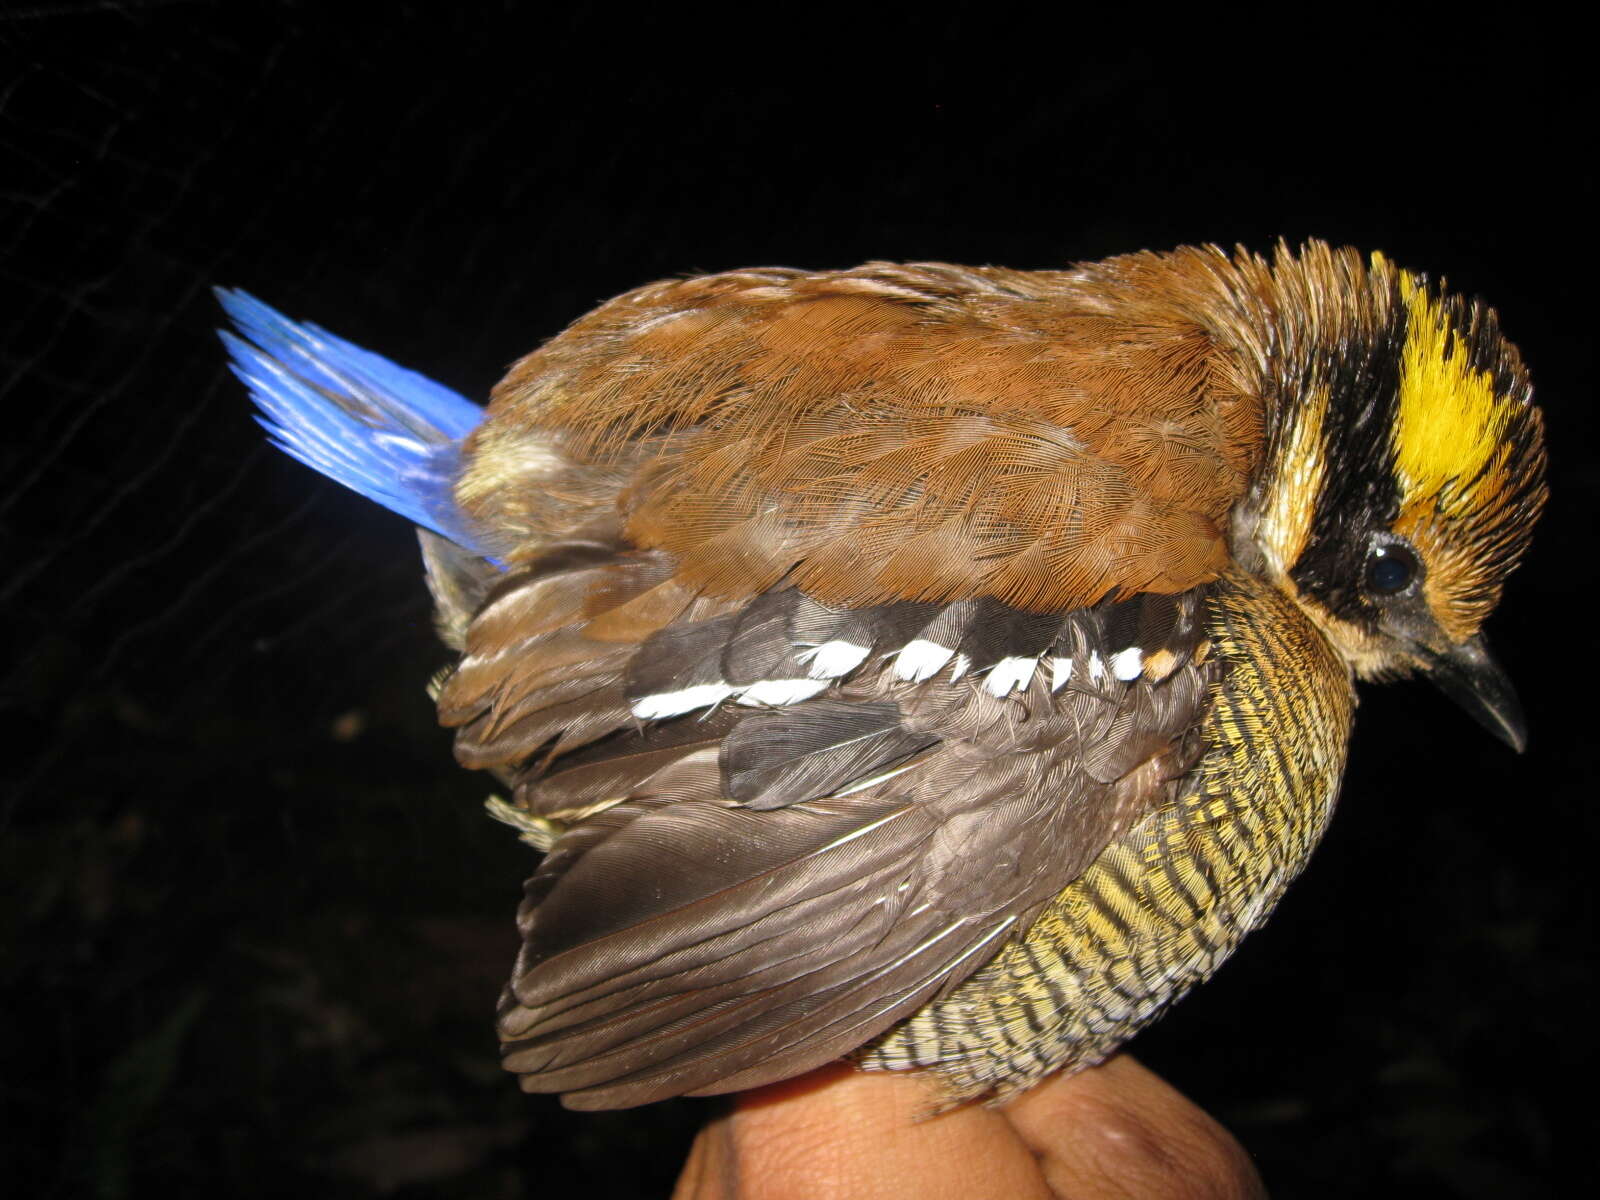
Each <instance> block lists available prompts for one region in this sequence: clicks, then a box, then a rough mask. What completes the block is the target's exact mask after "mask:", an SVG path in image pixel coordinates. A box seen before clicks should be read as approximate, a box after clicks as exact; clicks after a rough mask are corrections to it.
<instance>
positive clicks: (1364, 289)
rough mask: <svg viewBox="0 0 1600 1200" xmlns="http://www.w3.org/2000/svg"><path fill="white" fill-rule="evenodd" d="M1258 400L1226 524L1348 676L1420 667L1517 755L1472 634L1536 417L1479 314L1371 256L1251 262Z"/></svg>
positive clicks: (1479, 307) (1523, 517) (1530, 481)
mask: <svg viewBox="0 0 1600 1200" xmlns="http://www.w3.org/2000/svg"><path fill="white" fill-rule="evenodd" d="M1258 265H1259V268H1260V269H1259V271H1258V272H1257V273H1256V274H1255V276H1254V278H1255V281H1256V282H1255V285H1254V287H1253V290H1254V291H1255V292H1256V293H1257V299H1258V301H1259V303H1260V304H1261V306H1262V307H1261V308H1260V309H1258V310H1257V311H1258V312H1259V313H1261V314H1262V316H1263V318H1264V320H1263V321H1262V322H1261V323H1260V324H1258V325H1257V329H1258V330H1264V331H1265V332H1264V333H1261V334H1259V335H1258V337H1259V342H1258V347H1257V353H1256V355H1255V357H1256V369H1258V370H1260V371H1261V373H1262V379H1261V383H1262V385H1263V386H1264V387H1265V389H1266V390H1267V393H1268V394H1269V395H1273V393H1276V394H1275V395H1273V399H1274V400H1275V403H1276V410H1277V412H1276V420H1275V421H1274V422H1273V432H1272V438H1271V444H1270V448H1269V456H1268V460H1267V466H1266V469H1265V471H1264V472H1263V473H1262V475H1261V476H1260V480H1259V483H1258V485H1257V487H1256V489H1255V492H1254V496H1253V502H1252V503H1251V504H1250V505H1249V506H1247V508H1246V510H1245V512H1244V515H1243V518H1242V519H1243V520H1244V521H1245V522H1246V524H1247V528H1245V529H1241V530H1239V531H1237V535H1238V536H1241V537H1242V538H1244V539H1248V540H1249V542H1250V543H1251V544H1252V545H1253V547H1254V548H1255V549H1256V550H1257V551H1259V553H1260V555H1261V557H1262V558H1263V559H1264V563H1263V566H1264V569H1265V570H1267V572H1268V573H1269V574H1271V575H1272V576H1273V577H1274V579H1275V580H1276V581H1277V582H1278V584H1279V585H1280V586H1282V587H1284V588H1285V589H1286V590H1287V591H1289V592H1290V594H1291V595H1293V596H1294V598H1295V600H1296V601H1297V603H1299V604H1300V605H1301V606H1302V607H1303V608H1304V610H1305V611H1306V612H1307V614H1308V615H1309V616H1310V617H1311V618H1312V620H1314V621H1315V622H1316V624H1317V625H1318V626H1320V627H1321V629H1322V630H1323V631H1324V633H1325V634H1326V635H1327V636H1328V638H1329V639H1330V640H1331V641H1332V642H1333V644H1334V646H1335V647H1336V648H1337V649H1338V650H1339V651H1340V653H1341V654H1343V656H1344V657H1345V659H1346V660H1347V661H1348V662H1349V664H1350V666H1351V667H1352V669H1353V670H1354V671H1355V673H1356V674H1357V675H1358V676H1359V677H1361V678H1363V679H1391V678H1396V677H1399V676H1403V675H1408V674H1411V673H1413V672H1421V673H1423V674H1425V675H1427V676H1428V677H1430V678H1431V679H1433V680H1434V681H1435V682H1436V683H1438V684H1439V685H1440V686H1441V687H1442V688H1443V689H1444V690H1445V691H1446V692H1447V693H1448V694H1449V695H1450V696H1451V697H1452V698H1454V699H1455V700H1457V701H1458V702H1460V703H1461V704H1462V705H1463V706H1464V707H1466V708H1467V710H1468V711H1469V712H1471V713H1472V714H1473V716H1475V717H1476V718H1477V719H1478V720H1479V721H1480V722H1482V723H1483V724H1484V725H1485V726H1486V727H1487V728H1489V729H1490V730H1492V731H1493V732H1494V733H1496V734H1497V735H1498V736H1500V737H1501V738H1502V739H1504V740H1505V741H1507V742H1508V743H1510V744H1511V745H1512V746H1514V747H1516V748H1518V749H1521V748H1522V746H1523V744H1524V742H1525V738H1526V734H1525V731H1524V726H1523V721H1522V715H1521V711H1520V708H1519V706H1518V704H1517V699H1516V694H1515V692H1514V691H1513V690H1512V688H1511V685H1510V683H1509V681H1508V680H1507V679H1506V677H1505V675H1504V674H1503V673H1502V672H1501V671H1500V669H1499V667H1498V666H1497V665H1496V664H1495V662H1494V660H1493V659H1492V658H1490V657H1489V654H1488V651H1487V649H1486V648H1485V645H1484V641H1483V636H1482V633H1481V629H1482V626H1483V623H1484V621H1485V620H1486V618H1487V617H1488V615H1489V613H1490V612H1491V611H1492V610H1493V608H1494V606H1495V604H1496V603H1497V602H1498V601H1499V598H1500V593H1501V588H1502V587H1503V585H1504V583H1505V579H1506V576H1507V575H1508V574H1509V573H1510V572H1511V570H1512V569H1513V568H1514V567H1515V566H1516V564H1517V562H1518V560H1519V559H1520V558H1521V557H1522V554H1523V552H1524V551H1525V550H1526V548H1527V545H1528V541H1529V537H1530V535H1531V533H1532V529H1533V525H1534V523H1535V521H1536V520H1537V518H1538V516H1539V512H1540V510H1541V508H1542V507H1543V506H1544V502H1545V497H1546V489H1545V482H1544V476H1545V452H1544V434H1543V422H1542V419H1541V417H1540V413H1539V410H1538V409H1537V408H1535V407H1534V406H1533V404H1532V400H1531V395H1532V389H1531V386H1530V384H1529V382H1528V376H1527V372H1526V370H1525V369H1524V368H1523V365H1522V360H1521V358H1520V356H1519V355H1518V353H1517V350H1516V348H1515V347H1514V346H1512V345H1511V344H1510V343H1509V342H1508V341H1506V340H1505V338H1504V336H1503V335H1502V334H1501V332H1500V328H1499V323H1498V321H1497V320H1496V318H1495V314H1494V312H1493V311H1492V310H1491V309H1489V308H1487V307H1485V306H1484V305H1483V304H1482V303H1481V302H1479V301H1476V300H1464V299H1462V298H1460V297H1456V296H1450V295H1448V294H1445V293H1443V292H1442V290H1441V289H1438V288H1435V287H1433V286H1431V285H1430V284H1429V281H1428V280H1427V279H1426V277H1424V276H1420V275H1414V274H1411V273H1409V272H1406V271H1403V270H1400V269H1398V268H1397V267H1395V266H1394V265H1393V264H1392V263H1391V262H1390V261H1389V260H1388V259H1386V258H1384V257H1383V256H1382V255H1373V256H1372V257H1371V258H1370V259H1368V260H1363V259H1362V258H1361V257H1360V256H1359V255H1357V254H1356V253H1355V252H1354V251H1350V250H1330V249H1329V248H1328V247H1327V246H1325V245H1322V244H1320V243H1312V244H1310V245H1308V246H1306V247H1304V248H1303V249H1302V250H1301V251H1300V252H1299V253H1298V254H1296V253H1291V252H1290V251H1289V250H1288V249H1287V248H1284V247H1280V249H1279V252H1278V255H1277V257H1276V260H1275V262H1274V263H1273V264H1272V265H1271V267H1270V268H1267V267H1266V264H1258Z"/></svg>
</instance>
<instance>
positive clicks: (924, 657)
mask: <svg viewBox="0 0 1600 1200" xmlns="http://www.w3.org/2000/svg"><path fill="white" fill-rule="evenodd" d="M953 654H955V651H954V650H952V649H951V648H950V647H948V646H941V645H939V643H938V642H930V641H928V639H927V638H917V639H915V640H914V641H909V642H907V643H906V644H905V646H903V647H902V648H901V650H900V653H899V654H896V655H895V656H894V674H895V678H896V679H909V680H910V681H911V682H912V683H921V682H922V681H923V680H924V679H932V678H933V677H934V676H935V675H937V674H938V673H939V672H940V671H942V670H944V665H945V663H947V662H949V661H950V658H951V656H952V655H953Z"/></svg>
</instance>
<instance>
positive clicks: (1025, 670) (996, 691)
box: [988, 654, 1039, 696]
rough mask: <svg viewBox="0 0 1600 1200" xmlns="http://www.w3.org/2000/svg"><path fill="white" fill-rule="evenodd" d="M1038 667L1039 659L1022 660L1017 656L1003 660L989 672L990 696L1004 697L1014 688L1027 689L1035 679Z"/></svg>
mask: <svg viewBox="0 0 1600 1200" xmlns="http://www.w3.org/2000/svg"><path fill="white" fill-rule="evenodd" d="M1038 665H1039V660H1038V659H1037V658H1022V657H1021V656H1019V655H1015V654H1013V655H1011V656H1010V657H1008V658H1002V659H1001V660H1000V661H999V662H997V663H995V665H994V666H993V667H992V668H991V669H990V671H989V682H988V688H989V694H990V695H991V696H1004V695H1007V694H1009V693H1010V692H1011V689H1013V688H1025V687H1027V686H1028V683H1029V681H1030V680H1031V679H1032V678H1033V669H1034V668H1035V667H1037V666H1038Z"/></svg>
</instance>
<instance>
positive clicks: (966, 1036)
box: [858, 576, 1353, 1100]
mask: <svg viewBox="0 0 1600 1200" xmlns="http://www.w3.org/2000/svg"><path fill="white" fill-rule="evenodd" d="M1208 609H1209V611H1208V614H1207V617H1208V629H1209V635H1210V639H1211V640H1210V648H1209V653H1210V656H1211V658H1212V660H1213V661H1214V662H1215V663H1217V664H1218V666H1219V667H1220V668H1221V670H1220V674H1219V676H1218V679H1217V682H1216V684H1215V695H1214V698H1213V700H1212V703H1211V706H1210V709H1209V711H1208V712H1207V713H1206V715H1205V718H1204V722H1203V724H1202V726H1201V733H1202V737H1203V739H1204V742H1205V744H1206V747H1207V749H1206V751H1205V754H1204V757H1202V758H1201V759H1200V761H1199V763H1198V766H1197V769H1196V770H1195V771H1194V773H1193V774H1192V776H1190V777H1189V778H1188V779H1187V780H1186V781H1185V784H1184V786H1183V788H1182V789H1181V790H1180V791H1179V792H1178V794H1177V795H1175V796H1174V797H1173V798H1172V799H1171V800H1170V801H1169V802H1168V803H1166V804H1163V805H1162V806H1161V807H1159V808H1157V809H1155V810H1154V811H1152V812H1150V813H1147V814H1146V815H1145V816H1144V817H1143V818H1142V819H1141V820H1140V821H1138V822H1137V823H1136V824H1134V825H1133V826H1132V827H1131V828H1130V829H1128V830H1127V832H1126V833H1124V834H1123V835H1122V836H1121V837H1119V838H1118V839H1116V840H1115V841H1114V842H1113V843H1112V844H1111V845H1110V846H1109V847H1107V849H1106V850H1105V851H1104V852H1103V853H1102V854H1100V855H1099V857H1098V858H1096V859H1095V861H1094V862H1093V864H1092V865H1090V867H1089V868H1088V869H1087V870H1086V871H1085V872H1084V873H1083V874H1082V875H1081V876H1080V877H1079V878H1078V879H1077V880H1076V881H1074V882H1073V883H1072V885H1071V886H1070V887H1068V888H1067V889H1066V890H1064V891H1063V892H1062V893H1061V895H1060V896H1058V897H1057V898H1056V899H1055V900H1054V901H1052V902H1051V903H1050V905H1049V906H1048V907H1047V908H1046V909H1045V910H1044V911H1043V912H1042V913H1041V914H1040V915H1039V916H1038V918H1037V919H1036V920H1035V921H1034V922H1033V923H1032V924H1031V926H1029V928H1028V929H1027V931H1026V932H1025V933H1024V934H1023V935H1022V936H1020V937H1018V938H1017V939H1015V940H1014V941H1012V942H1011V943H1009V944H1008V945H1007V946H1006V947H1005V948H1004V949H1003V950H1002V951H1001V952H1000V953H999V954H998V955H997V956H996V957H995V958H994V960H993V961H992V962H990V963H989V964H987V965H986V966H984V967H983V968H982V969H981V970H979V971H978V972H977V973H975V974H974V975H972V976H971V977H970V978H968V979H967V980H966V981H965V982H963V983H961V984H960V985H959V986H957V987H955V988H954V989H953V990H952V991H950V993H949V994H948V995H945V996H942V997H940V998H939V999H937V1000H935V1001H934V1002H933V1003H931V1004H929V1005H928V1006H927V1007H926V1008H924V1009H923V1010H922V1011H921V1012H919V1013H917V1014H916V1015H915V1016H913V1017H912V1018H911V1019H910V1020H908V1021H906V1022H904V1023H903V1024H901V1025H899V1026H897V1027H896V1028H894V1029H893V1030H891V1031H890V1032H889V1033H888V1034H886V1035H885V1036H884V1037H882V1038H880V1039H879V1040H878V1041H877V1042H875V1043H874V1044H872V1045H871V1046H869V1047H867V1048H865V1049H864V1050H863V1051H862V1052H861V1053H860V1054H859V1055H858V1061H859V1062H860V1063H861V1065H863V1066H865V1067H867V1068H870V1069H880V1070H904V1069H908V1068H918V1067H922V1068H930V1069H932V1070H934V1071H935V1072H936V1073H937V1074H938V1076H939V1078H940V1079H941V1081H942V1082H943V1083H944V1085H945V1086H946V1088H947V1089H948V1091H949V1093H950V1095H951V1097H952V1098H953V1099H958V1100H964V1099H972V1098H977V1097H990V1098H996V1099H1003V1098H1004V1097H1005V1096H1007V1095H1009V1094H1011V1093H1014V1092H1016V1091H1018V1090H1020V1089H1022V1088H1025V1087H1027V1086H1029V1085H1030V1084H1032V1083H1034V1082H1036V1081H1037V1080H1038V1079H1040V1078H1042V1077H1043V1076H1045V1075H1047V1074H1049V1073H1050V1072H1052V1071H1056V1070H1060V1069H1061V1068H1063V1067H1072V1066H1083V1065H1090V1064H1093V1063H1096V1062H1098V1061H1100V1060H1101V1059H1102V1058H1104V1057H1105V1056H1106V1055H1108V1054H1110V1053H1111V1052H1112V1051H1113V1050H1115V1049H1116V1047H1117V1046H1118V1045H1120V1044H1121V1043H1122V1042H1123V1041H1124V1040H1126V1039H1127V1038H1128V1037H1129V1036H1130V1035H1131V1033H1132V1032H1133V1031H1134V1030H1136V1029H1138V1028H1139V1027H1141V1026H1143V1025H1144V1024H1146V1023H1147V1022H1149V1021H1150V1020H1152V1019H1153V1018H1155V1017H1156V1016H1158V1015H1159V1014H1160V1013H1161V1012H1162V1010H1163V1009H1165V1008H1166V1006H1167V1005H1169V1004H1171V1003H1172V1002H1173V1001H1175V1000H1177V999H1178V998H1179V997H1180V996H1182V995H1183V994H1184V992H1186V991H1187V990H1188V989H1189V988H1190V987H1192V986H1193V985H1195V984H1196V983H1199V982H1201V981H1203V980H1205V979H1206V978H1207V977H1208V976H1209V975H1210V974H1211V973H1212V971H1214V970H1215V969H1216V967H1217V965H1218V964H1219V963H1220V962H1221V961H1222V960H1223V959H1224V958H1226V957H1227V956H1228V954H1229V953H1231V952H1232V950H1233V949H1234V947H1235V946H1237V945H1238V943H1239V941H1240V939H1242V938H1243V937H1244V935H1245V934H1246V933H1248V932H1250V930H1252V929H1254V928H1256V927H1257V926H1259V925H1260V924H1261V923H1262V922H1263V921H1265V920H1266V918H1267V916H1268V915H1269V914H1270V913H1271V911H1272V909H1273V907H1274V906H1275V905H1276V904H1277V902H1278V899H1279V897H1280V896H1281V895H1282V894H1283V891H1284V888H1285V887H1287V886H1288V884H1289V882H1290V881H1291V880H1292V879H1294V877H1295V876H1296V875H1298V874H1299V873H1300V871H1301V869H1302V868H1303V867H1304V866H1305V864H1306V860H1307V858H1308V857H1309V856H1310V853H1311V851H1312V849H1313V848H1314V847H1315V845H1316V844H1317V841H1318V839H1319V838H1320V837H1321V835H1322V831H1323V828H1324V826H1325V825H1326V823H1327V820H1328V818H1329V816H1330V815H1331V813H1332V811H1333V804H1334V798H1335V795H1336V793H1337V791H1338V786H1339V778H1340V774H1341V772H1342V770H1343V767H1344V759H1345V747H1346V742H1347V739H1348V734H1349V728H1350V716H1351V710H1352V706H1353V698H1352V695H1351V692H1350V689H1349V684H1348V682H1347V676H1346V671H1345V668H1344V666H1343V665H1342V664H1341V663H1340V662H1339V661H1338V660H1337V658H1336V657H1335V655H1334V653H1333V651H1332V649H1331V647H1330V646H1329V645H1328V643H1327V642H1326V641H1325V639H1324V638H1323V637H1322V635H1321V634H1320V633H1318V631H1317V630H1316V628H1315V627H1314V626H1312V624H1311V623H1310V622H1309V621H1307V620H1306V619H1305V618H1304V616H1303V615H1302V614H1301V613H1300V612H1299V611H1298V610H1297V609H1296V608H1295V606H1294V605H1293V604H1291V603H1289V602H1288V601H1287V600H1286V599H1285V598H1284V597H1283V596H1282V594H1281V593H1279V592H1277V591H1276V590H1275V589H1273V588H1270V587H1268V586H1265V585H1264V584H1262V583H1261V582H1260V581H1258V580H1254V579H1252V578H1250V577H1248V576H1234V577H1230V578H1228V579H1226V580H1224V583H1223V585H1222V586H1221V587H1219V588H1218V589H1217V591H1216V592H1215V594H1214V595H1213V596H1212V598H1211V600H1210V603H1209V605H1208Z"/></svg>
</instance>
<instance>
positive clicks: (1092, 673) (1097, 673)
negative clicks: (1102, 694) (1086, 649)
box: [1089, 650, 1106, 683]
mask: <svg viewBox="0 0 1600 1200" xmlns="http://www.w3.org/2000/svg"><path fill="white" fill-rule="evenodd" d="M1105 677H1106V664H1105V662H1104V660H1102V659H1101V657H1100V652H1099V651H1098V650H1096V651H1093V652H1091V653H1090V655H1089V678H1090V679H1092V680H1094V681H1095V682H1096V683H1099V682H1100V681H1101V680H1102V679H1104V678H1105Z"/></svg>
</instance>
